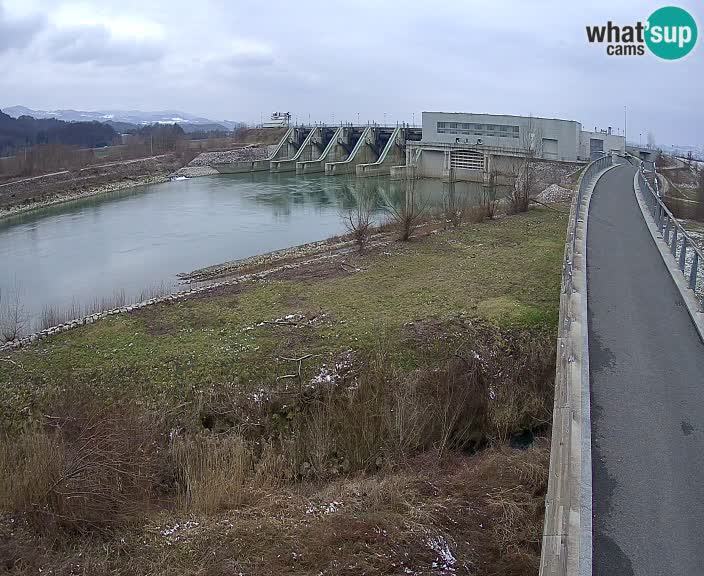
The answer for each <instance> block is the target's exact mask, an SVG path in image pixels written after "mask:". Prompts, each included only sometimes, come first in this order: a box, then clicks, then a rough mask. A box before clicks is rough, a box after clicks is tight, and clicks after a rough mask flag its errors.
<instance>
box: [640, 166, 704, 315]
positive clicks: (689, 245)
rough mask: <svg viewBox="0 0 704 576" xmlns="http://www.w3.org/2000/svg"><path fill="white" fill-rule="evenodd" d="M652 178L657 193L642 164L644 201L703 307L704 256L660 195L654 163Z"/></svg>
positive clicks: (641, 174)
mask: <svg viewBox="0 0 704 576" xmlns="http://www.w3.org/2000/svg"><path fill="white" fill-rule="evenodd" d="M652 174H653V182H654V185H655V189H653V187H652V186H651V185H650V182H648V179H647V177H646V171H645V167H644V165H643V164H641V166H640V168H639V170H638V185H639V187H640V191H641V194H642V195H643V200H645V203H646V204H647V206H648V209H649V210H650V213H651V215H652V216H653V220H654V221H655V226H656V227H657V229H658V232H659V233H660V234H661V235H662V239H663V240H664V241H665V244H667V247H668V248H669V249H670V252H671V253H672V256H673V257H674V258H675V260H676V261H677V265H678V267H679V269H680V271H681V272H682V274H683V275H684V277H685V280H686V281H687V285H688V286H689V289H690V290H691V291H692V292H694V294H695V295H696V296H697V299H698V300H699V303H700V305H701V304H703V303H704V286H698V284H702V283H701V282H699V278H700V277H701V276H702V271H701V270H700V267H701V266H702V265H703V264H704V252H702V250H701V248H699V246H697V244H696V242H695V241H694V240H693V239H692V237H691V236H690V235H689V234H688V233H687V231H686V230H685V229H684V228H683V227H682V225H681V224H680V223H679V221H678V220H677V218H675V216H674V215H673V214H672V212H670V209H669V208H668V207H667V206H665V202H664V201H663V197H662V194H660V189H659V186H658V174H657V168H656V166H655V164H654V163H653V171H652Z"/></svg>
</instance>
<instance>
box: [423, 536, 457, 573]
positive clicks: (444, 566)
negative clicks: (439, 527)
mask: <svg viewBox="0 0 704 576" xmlns="http://www.w3.org/2000/svg"><path fill="white" fill-rule="evenodd" d="M425 543H426V545H427V546H428V547H429V548H430V549H431V550H432V551H433V552H435V553H436V554H437V558H436V559H435V561H434V562H433V564H432V567H433V568H435V569H440V570H444V571H447V572H454V571H455V565H456V564H457V558H455V557H454V555H453V554H452V551H451V550H450V546H449V544H448V543H447V541H446V540H445V538H443V537H442V536H434V537H433V536H431V537H430V538H428V539H427V540H426V542H425Z"/></svg>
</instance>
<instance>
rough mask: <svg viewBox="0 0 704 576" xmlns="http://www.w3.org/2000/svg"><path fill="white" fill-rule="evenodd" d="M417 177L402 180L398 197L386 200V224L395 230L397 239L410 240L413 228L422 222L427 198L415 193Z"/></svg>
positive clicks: (426, 206)
mask: <svg viewBox="0 0 704 576" xmlns="http://www.w3.org/2000/svg"><path fill="white" fill-rule="evenodd" d="M417 183H418V178H417V177H415V176H413V177H409V178H407V179H406V180H404V182H403V184H402V188H401V189H400V191H399V192H400V193H399V195H398V197H396V198H394V199H389V200H388V201H387V202H386V205H385V210H386V213H387V224H388V225H390V226H391V228H392V229H394V230H396V232H397V233H398V235H399V239H400V240H402V241H404V242H405V241H407V240H410V238H411V236H412V235H413V232H414V230H415V229H416V228H417V227H418V226H419V225H420V224H421V223H422V222H423V219H424V217H425V215H426V210H427V208H428V199H427V198H424V197H422V196H421V195H420V194H418V193H417V190H416V189H417Z"/></svg>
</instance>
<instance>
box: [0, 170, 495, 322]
mask: <svg viewBox="0 0 704 576" xmlns="http://www.w3.org/2000/svg"><path fill="white" fill-rule="evenodd" d="M401 186H402V184H401V183H398V182H392V181H390V180H389V179H388V178H373V179H357V178H354V177H342V176H339V177H326V176H324V175H313V176H305V177H302V176H295V175H294V174H269V173H268V172H258V173H253V174H243V175H218V176H206V177H201V178H192V179H188V180H181V181H173V182H165V183H161V184H152V185H146V186H138V187H134V188H130V189H127V190H123V191H119V192H113V193H109V194H103V195H100V196H94V197H90V198H85V199H81V200H74V201H70V202H65V203H62V204H57V205H54V206H50V207H46V208H41V209H37V210H35V211H31V212H27V213H25V214H20V215H17V216H12V217H8V218H4V219H0V290H1V291H2V292H1V297H2V299H3V305H4V307H5V309H7V306H8V304H10V303H12V304H13V305H14V303H19V304H20V306H21V308H22V317H23V319H24V323H25V331H31V330H36V329H39V327H40V324H42V322H46V320H47V317H46V316H47V313H48V311H50V310H51V311H62V313H63V314H64V315H68V316H71V317H73V316H74V315H76V314H78V313H79V312H80V313H83V312H87V311H93V310H94V309H95V308H100V307H101V305H103V304H104V305H107V304H109V303H113V302H114V303H117V304H119V305H121V304H123V303H130V302H135V301H138V300H139V299H142V298H144V297H148V296H149V294H150V293H151V292H153V291H155V290H156V291H158V292H163V291H176V290H179V289H183V288H185V286H183V285H182V284H179V283H178V278H177V274H178V273H181V272H190V271H191V270H194V269H197V268H202V267H205V266H209V265H212V264H218V263H220V262H225V261H230V260H236V259H240V258H246V257H248V256H254V255H257V254H263V253H266V252H270V251H273V250H279V249H282V248H288V247H291V246H296V245H299V244H305V243H307V242H313V241H316V240H323V239H325V238H328V237H330V236H334V235H337V234H341V233H344V232H345V231H346V229H345V225H344V222H343V218H342V216H343V214H344V213H345V212H346V211H347V210H348V209H349V208H350V207H351V206H354V203H355V201H356V200H355V199H356V198H357V197H358V195H359V194H360V192H361V191H362V190H366V191H368V190H370V189H372V190H374V193H375V194H378V195H379V196H380V197H383V198H386V199H387V201H388V199H389V198H391V199H392V200H391V201H393V198H397V197H398V195H399V193H400V192H399V191H400V189H401ZM457 186H458V188H457V190H458V192H460V193H462V194H467V195H468V196H469V197H470V198H471V199H472V200H473V201H478V199H479V197H480V195H481V192H482V191H481V186H480V185H478V184H468V183H462V184H461V185H460V183H458V184H457ZM417 190H418V192H419V193H420V194H418V193H417V195H418V196H419V197H423V198H425V199H427V201H428V202H429V205H430V206H431V207H432V206H434V207H439V206H441V205H442V197H443V184H442V183H441V182H440V181H437V180H422V181H420V183H419V184H418V185H417ZM383 202H384V201H383V200H380V203H379V205H380V206H381V204H383ZM381 213H382V210H381V208H380V209H379V215H378V216H377V218H382V217H383V216H381ZM59 318H60V315H59Z"/></svg>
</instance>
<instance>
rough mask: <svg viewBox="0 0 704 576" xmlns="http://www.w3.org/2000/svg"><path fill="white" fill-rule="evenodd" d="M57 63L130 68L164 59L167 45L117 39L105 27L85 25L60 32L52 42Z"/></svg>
mask: <svg viewBox="0 0 704 576" xmlns="http://www.w3.org/2000/svg"><path fill="white" fill-rule="evenodd" d="M50 49H51V55H52V57H53V58H54V59H55V60H58V61H60V62H68V63H74V64H82V63H86V62H93V63H96V64H100V65H103V66H130V65H134V64H141V63H143V62H153V61H156V60H159V59H160V58H162V56H163V54H164V49H163V46H161V45H159V44H157V43H155V42H153V41H140V40H136V39H122V38H114V37H113V36H112V35H111V34H110V32H109V31H108V30H107V29H106V28H105V27H104V26H82V27H76V28H73V29H67V30H61V31H56V32H54V33H53V35H52V37H51V39H50Z"/></svg>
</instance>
